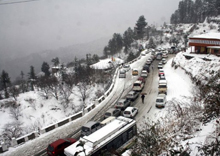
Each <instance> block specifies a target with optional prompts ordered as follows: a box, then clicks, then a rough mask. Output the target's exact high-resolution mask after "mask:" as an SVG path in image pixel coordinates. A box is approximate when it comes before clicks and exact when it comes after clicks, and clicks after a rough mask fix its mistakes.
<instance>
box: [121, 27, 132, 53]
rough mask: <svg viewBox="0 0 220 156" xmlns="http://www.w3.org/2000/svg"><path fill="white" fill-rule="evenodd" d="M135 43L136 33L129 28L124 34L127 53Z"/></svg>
mask: <svg viewBox="0 0 220 156" xmlns="http://www.w3.org/2000/svg"><path fill="white" fill-rule="evenodd" d="M133 41H134V32H133V30H132V29H131V28H130V27H129V28H128V29H127V30H126V31H125V32H124V34H123V43H124V47H125V53H126V52H127V50H128V49H129V48H130V47H131V43H132V42H133Z"/></svg>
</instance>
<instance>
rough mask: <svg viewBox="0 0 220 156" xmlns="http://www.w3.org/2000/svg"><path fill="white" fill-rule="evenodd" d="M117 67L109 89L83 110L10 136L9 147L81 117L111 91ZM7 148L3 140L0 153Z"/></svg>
mask: <svg viewBox="0 0 220 156" xmlns="http://www.w3.org/2000/svg"><path fill="white" fill-rule="evenodd" d="M140 58H141V56H139V57H138V58H136V59H134V60H132V61H130V62H128V63H127V64H131V63H133V62H135V61H137V60H138V59H140ZM119 68H122V66H120V67H118V68H117V69H116V71H115V74H114V76H113V80H112V84H111V86H110V87H109V89H108V90H107V91H106V92H105V93H104V95H103V96H101V97H100V98H98V99H96V100H94V101H93V103H92V104H91V105H89V106H87V107H86V108H85V109H84V110H83V111H80V112H78V113H76V114H74V115H72V116H70V117H67V118H65V119H63V120H61V121H59V122H57V123H55V124H52V125H49V126H46V127H44V128H41V129H38V131H34V132H32V133H29V134H27V135H25V136H22V137H20V138H17V139H16V138H12V140H11V142H10V145H11V147H15V146H18V145H20V144H22V143H25V142H27V141H29V140H32V139H35V138H37V137H39V135H40V134H44V133H47V132H50V131H52V130H54V129H56V128H57V127H61V126H63V125H65V124H67V123H69V122H72V121H74V120H76V119H78V118H80V117H82V116H83V115H84V114H86V113H88V112H90V111H91V110H92V109H94V108H95V107H96V105H98V104H100V103H101V102H102V101H104V100H105V99H106V97H107V96H108V95H109V94H110V93H111V92H112V90H113V88H114V85H115V80H116V78H117V75H118V71H119ZM7 150H8V146H7V145H6V144H5V143H4V142H2V143H1V145H0V153H3V152H5V151H7Z"/></svg>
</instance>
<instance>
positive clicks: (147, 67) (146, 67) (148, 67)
mask: <svg viewBox="0 0 220 156" xmlns="http://www.w3.org/2000/svg"><path fill="white" fill-rule="evenodd" d="M142 70H146V71H147V72H148V73H150V66H149V65H146V64H145V65H144V66H143V69H142Z"/></svg>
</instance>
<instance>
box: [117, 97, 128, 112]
mask: <svg viewBox="0 0 220 156" xmlns="http://www.w3.org/2000/svg"><path fill="white" fill-rule="evenodd" d="M130 105H131V101H130V100H128V99H120V100H119V101H118V102H117V103H116V105H115V108H118V109H121V110H124V109H125V108H127V107H128V106H130Z"/></svg>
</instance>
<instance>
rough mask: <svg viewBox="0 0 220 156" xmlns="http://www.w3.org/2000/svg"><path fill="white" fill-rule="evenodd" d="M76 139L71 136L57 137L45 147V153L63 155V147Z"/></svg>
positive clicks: (54, 155)
mask: <svg viewBox="0 0 220 156" xmlns="http://www.w3.org/2000/svg"><path fill="white" fill-rule="evenodd" d="M75 142H76V140H75V139H73V138H66V139H59V140H56V141H55V142H53V143H51V144H49V145H48V147H47V154H48V155H49V156H58V155H59V156H61V155H64V148H66V147H68V146H70V145H71V144H73V143H75Z"/></svg>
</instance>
